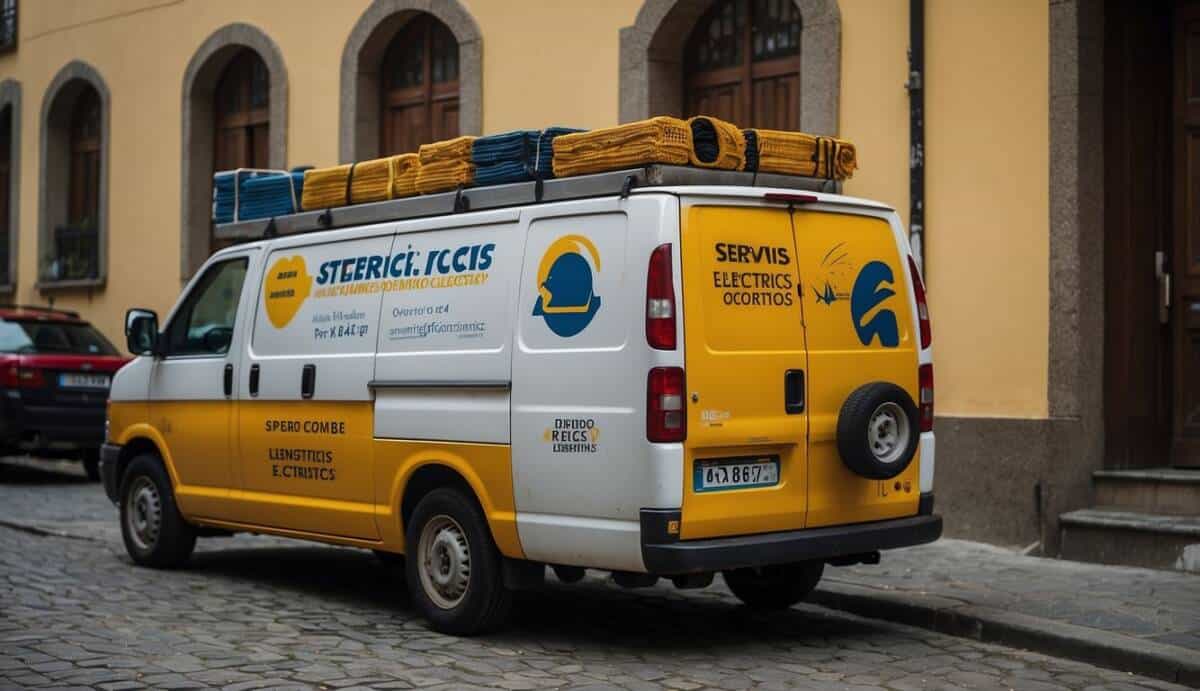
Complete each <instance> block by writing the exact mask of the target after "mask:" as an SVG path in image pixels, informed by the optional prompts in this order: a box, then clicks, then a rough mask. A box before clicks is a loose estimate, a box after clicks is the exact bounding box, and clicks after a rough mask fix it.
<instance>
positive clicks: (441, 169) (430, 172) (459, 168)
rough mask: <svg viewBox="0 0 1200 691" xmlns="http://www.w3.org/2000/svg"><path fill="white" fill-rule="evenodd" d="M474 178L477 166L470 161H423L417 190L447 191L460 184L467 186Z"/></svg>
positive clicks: (424, 191)
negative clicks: (426, 162)
mask: <svg viewBox="0 0 1200 691" xmlns="http://www.w3.org/2000/svg"><path fill="white" fill-rule="evenodd" d="M424 148H425V147H421V149H424ZM474 180H475V166H474V165H472V164H471V163H470V162H468V161H438V162H436V163H429V164H425V163H422V164H421V169H420V170H419V171H418V172H417V191H418V192H420V193H421V194H432V193H434V192H446V191H448V190H452V189H454V188H456V187H459V186H462V187H466V186H467V185H470V184H471V183H472V182H474Z"/></svg>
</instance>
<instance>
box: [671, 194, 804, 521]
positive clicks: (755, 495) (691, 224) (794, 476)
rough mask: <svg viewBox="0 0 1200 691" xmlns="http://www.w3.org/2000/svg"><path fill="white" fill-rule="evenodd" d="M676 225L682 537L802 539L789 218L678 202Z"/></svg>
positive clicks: (798, 326)
mask: <svg viewBox="0 0 1200 691" xmlns="http://www.w3.org/2000/svg"><path fill="white" fill-rule="evenodd" d="M731 203H732V202H731ZM680 220H681V243H680V244H681V250H682V264H683V276H684V280H683V307H684V340H685V348H686V350H685V365H686V368H685V371H686V377H687V392H688V406H687V409H688V433H687V441H686V444H685V446H684V488H683V490H684V492H683V507H682V508H683V512H682V513H683V515H682V523H681V526H680V536H681V537H682V538H683V539H685V540H686V539H695V538H706V537H717V536H725V535H742V534H750V533H762V532H770V531H779V530H795V529H798V528H803V527H804V525H805V512H806V508H807V506H806V505H807V472H808V471H807V460H806V452H807V435H808V419H807V407H806V401H805V400H804V399H805V387H806V381H805V379H806V374H807V369H808V362H807V354H806V351H805V340H804V319H803V313H802V307H801V302H800V299H799V296H798V294H797V287H798V284H799V272H798V269H797V262H796V248H795V243H794V240H793V236H792V223H791V219H790V217H789V213H788V210H787V209H786V208H783V207H765V206H730V205H727V204H725V203H722V204H721V205H715V204H709V203H706V202H697V203H692V204H688V203H686V201H685V204H684V206H683V209H682V214H681V219H680Z"/></svg>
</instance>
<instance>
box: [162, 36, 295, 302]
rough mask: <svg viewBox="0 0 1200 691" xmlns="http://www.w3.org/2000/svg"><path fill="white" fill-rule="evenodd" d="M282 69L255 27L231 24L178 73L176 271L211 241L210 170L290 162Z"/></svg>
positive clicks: (186, 272)
mask: <svg viewBox="0 0 1200 691" xmlns="http://www.w3.org/2000/svg"><path fill="white" fill-rule="evenodd" d="M287 90H288V79H287V68H286V67H285V66H284V63H283V54H282V53H281V52H280V51H279V46H277V45H276V44H275V42H274V41H272V40H271V39H270V37H268V36H267V35H266V34H265V33H263V32H262V31H261V30H260V29H258V28H257V27H254V26H251V25H249V24H240V23H239V24H229V25H226V26H224V27H222V28H220V29H217V30H216V31H215V32H213V33H212V35H210V36H209V37H208V38H207V39H205V41H204V43H202V44H201V45H200V47H199V48H197V49H196V53H195V55H193V56H192V59H191V61H190V62H189V63H188V66H187V70H186V71H185V72H184V76H183V146H182V151H183V160H182V176H181V180H180V185H181V187H182V189H181V194H180V200H181V210H180V217H181V223H180V225H181V229H182V232H181V235H180V275H181V277H182V278H183V279H185V280H186V279H187V278H189V277H190V276H191V275H192V274H193V273H194V272H195V271H196V269H197V268H199V267H200V265H201V264H203V263H204V260H206V259H208V256H209V254H211V252H212V250H213V249H214V247H215V245H214V243H213V239H212V220H211V219H212V174H213V172H214V171H217V170H228V169H230V168H238V167H253V168H285V167H286V166H287V93H288V91H287Z"/></svg>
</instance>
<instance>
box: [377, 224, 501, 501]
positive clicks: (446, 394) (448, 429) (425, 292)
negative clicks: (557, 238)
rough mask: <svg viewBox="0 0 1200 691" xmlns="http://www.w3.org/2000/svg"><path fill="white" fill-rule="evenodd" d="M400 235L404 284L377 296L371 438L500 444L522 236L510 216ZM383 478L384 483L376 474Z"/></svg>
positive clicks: (398, 245) (397, 243)
mask: <svg viewBox="0 0 1200 691" xmlns="http://www.w3.org/2000/svg"><path fill="white" fill-rule="evenodd" d="M480 216H481V218H480V219H479V220H478V222H477V223H475V224H472V225H471V226H470V227H464V228H453V229H448V230H434V231H428V230H427V231H418V232H404V231H403V230H402V231H401V232H400V233H399V234H398V235H397V236H396V240H395V248H394V250H393V256H400V255H403V257H404V263H405V267H406V272H408V273H411V276H405V277H404V279H403V280H402V281H400V282H398V283H397V284H396V286H395V287H396V288H397V289H395V290H389V291H386V292H384V294H383V304H382V309H381V310H380V318H379V332H378V356H377V357H376V359H375V376H374V379H375V383H376V385H375V396H376V399H375V400H376V403H375V436H377V437H381V438H387V439H431V440H452V441H463V442H484V443H497V444H507V443H508V441H509V387H508V384H509V382H510V381H511V377H512V375H511V371H512V353H511V350H512V337H513V336H512V331H513V328H512V326H513V309H514V301H515V300H516V293H517V285H518V283H519V281H520V275H521V252H522V250H523V249H524V244H525V241H524V237H523V235H522V232H521V228H520V226H519V224H518V223H517V218H516V217H515V216H513V215H511V214H507V213H506V214H495V213H493V214H480ZM383 477H385V478H386V477H387V476H383Z"/></svg>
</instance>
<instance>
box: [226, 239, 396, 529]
mask: <svg viewBox="0 0 1200 691" xmlns="http://www.w3.org/2000/svg"><path fill="white" fill-rule="evenodd" d="M392 237H393V236H392V233H391V232H390V228H389V227H387V226H380V227H372V228H366V229H356V231H354V232H353V233H349V232H331V233H327V234H326V233H322V234H314V235H312V236H298V237H289V238H286V239H283V240H279V241H276V242H275V243H273V245H272V246H271V247H270V248H269V252H268V254H267V256H266V257H265V261H264V262H263V266H264V267H265V269H264V271H263V277H262V279H261V282H259V283H257V284H256V285H257V287H258V293H259V294H258V299H257V300H256V301H255V303H254V304H255V306H256V309H255V312H254V314H253V315H252V316H253V324H254V331H253V334H252V336H251V338H250V339H249V345H248V348H247V350H246V357H245V358H244V361H243V365H242V374H241V375H240V376H239V377H238V385H237V389H238V396H239V404H238V418H239V427H240V442H239V444H240V450H239V453H238V458H239V464H238V465H239V467H240V470H241V491H240V492H239V493H238V495H237V496H238V497H239V498H240V500H241V503H242V504H243V506H244V514H243V515H244V517H245V518H244V520H246V521H247V522H251V523H254V524H258V525H264V526H271V527H275V528H285V529H290V530H299V531H305V532H309V533H325V534H331V535H337V536H343V537H351V538H358V539H372V540H373V539H378V536H379V532H378V529H377V526H376V525H375V507H374V500H375V492H374V482H375V477H374V473H375V471H374V461H375V459H374V451H375V446H374V444H373V439H374V431H373V426H374V418H373V413H372V407H373V406H372V401H371V390H370V388H369V382H370V380H371V378H372V376H373V374H374V369H375V344H376V334H377V332H378V328H379V307H380V301H381V296H382V292H381V291H382V289H383V287H385V285H386V282H387V281H389V280H394V279H393V278H392V277H391V276H390V275H389V269H390V267H391V263H390V258H391V256H392V255H391V250H392ZM247 321H249V320H247ZM256 365H257V366H258V369H259V374H258V378H257V384H258V389H257V391H251V390H250V376H249V373H248V371H249V370H250V368H251V367H253V366H256ZM306 370H308V371H309V372H311V375H309V374H306ZM310 376H311V380H310V379H307V378H306V377H310ZM306 382H311V388H310V389H309V390H307V391H306V390H305V386H306Z"/></svg>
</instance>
